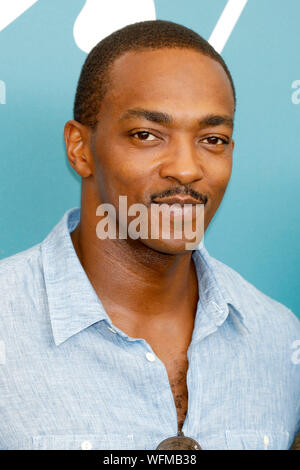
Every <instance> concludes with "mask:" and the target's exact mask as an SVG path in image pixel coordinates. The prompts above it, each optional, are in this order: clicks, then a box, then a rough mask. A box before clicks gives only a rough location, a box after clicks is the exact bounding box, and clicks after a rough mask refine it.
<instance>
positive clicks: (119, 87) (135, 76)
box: [102, 48, 234, 116]
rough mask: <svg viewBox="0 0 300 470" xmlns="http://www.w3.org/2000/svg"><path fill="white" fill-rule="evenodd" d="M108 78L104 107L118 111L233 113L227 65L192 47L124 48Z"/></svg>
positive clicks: (118, 112) (117, 112)
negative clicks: (149, 108) (139, 109)
mask: <svg viewBox="0 0 300 470" xmlns="http://www.w3.org/2000/svg"><path fill="white" fill-rule="evenodd" d="M109 77H110V78H109V88H108V92H107V94H106V96H105V98H104V100H103V105H104V109H105V108H109V109H110V112H111V113H113V114H116V115H119V114H120V113H122V112H123V111H124V110H126V109H127V108H132V107H146V108H147V107H151V109H157V110H162V111H169V112H170V113H172V114H173V115H175V116H176V113H180V111H182V112H189V113H190V114H192V113H193V111H195V113H197V115H199V112H201V111H203V113H204V114H205V113H207V112H219V113H227V114H232V115H233V111H234V100H233V93H232V89H231V84H230V81H229V79H228V77H227V75H226V73H225V71H224V69H223V67H222V66H221V64H219V63H218V62H217V61H215V60H213V59H212V58H210V57H207V56H205V55H203V54H202V53H201V52H198V51H195V50H192V49H187V48H185V49H179V48H172V49H171V48H162V49H156V50H143V51H130V52H126V53H124V54H123V55H122V56H120V57H118V58H117V59H116V60H115V62H114V63H113V65H112V67H111V70H110V75H109ZM102 109H103V108H102Z"/></svg>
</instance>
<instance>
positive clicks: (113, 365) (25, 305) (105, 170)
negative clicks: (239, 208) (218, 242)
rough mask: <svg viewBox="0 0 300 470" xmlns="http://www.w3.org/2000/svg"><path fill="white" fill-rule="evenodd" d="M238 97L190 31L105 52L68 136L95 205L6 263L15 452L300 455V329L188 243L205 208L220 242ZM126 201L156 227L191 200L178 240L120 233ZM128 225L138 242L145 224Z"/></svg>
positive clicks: (6, 416) (126, 37) (133, 40)
mask: <svg viewBox="0 0 300 470" xmlns="http://www.w3.org/2000/svg"><path fill="white" fill-rule="evenodd" d="M235 102H236V98H235V90H234V85H233V81H232V78H231V75H230V72H229V70H228V69H227V67H226V64H225V63H224V61H223V59H222V58H221V57H220V56H219V55H218V54H217V52H216V51H215V50H214V49H213V48H212V47H211V46H210V45H209V44H208V43H207V42H206V41H205V40H204V39H202V38H201V37H200V36H199V35H198V34H196V33H195V32H193V31H191V30H189V29H187V28H185V27H183V26H180V25H177V24H174V23H171V22H166V21H160V20H157V21H146V22H141V23H136V24H134V25H130V26H127V27H126V28H123V29H121V30H119V31H117V32H115V33H113V34H112V35H110V36H108V37H107V38H105V39H104V40H103V41H101V42H100V43H99V44H98V45H97V46H96V47H95V48H94V49H93V50H92V51H91V53H90V54H89V56H88V57H87V59H86V62H85V64H84V66H83V69H82V72H81V76H80V79H79V83H78V88H77V93H76V99H75V105H74V120H71V121H69V122H67V124H66V126H65V141H66V149H67V155H68V160H69V162H70V164H71V166H72V167H73V169H74V170H75V171H76V172H77V173H78V174H79V175H80V176H81V178H82V197H81V210H80V211H79V209H73V210H70V211H68V212H67V213H66V214H65V216H64V217H63V219H62V220H61V221H60V222H59V224H58V225H57V226H56V227H55V228H54V229H53V230H52V232H51V233H50V234H49V236H48V237H47V238H46V239H45V240H44V241H43V242H42V243H41V244H39V245H37V246H35V247H33V248H31V249H29V250H27V251H25V252H23V253H20V254H17V255H15V256H13V257H11V258H9V259H7V260H4V261H3V262H2V263H1V265H0V272H1V281H0V285H1V297H2V306H1V320H0V321H1V325H0V326H1V330H0V331H1V335H2V338H1V339H2V340H3V343H5V361H3V364H2V366H1V367H0V374H1V375H0V392H1V393H0V396H1V402H0V403H1V422H0V447H1V448H7V449H80V448H82V449H156V448H157V446H159V444H160V443H161V442H162V441H164V440H165V439H168V438H173V442H174V439H175V441H176V435H177V433H179V436H178V438H177V439H182V438H184V436H185V437H186V438H189V439H188V440H189V442H194V441H196V443H195V445H196V447H197V446H199V447H201V448H202V449H288V448H290V446H291V445H292V442H293V440H294V437H295V435H296V433H297V432H298V430H299V426H300V409H299V405H300V401H299V398H300V396H299V385H300V384H299V382H300V367H299V365H297V361H293V360H292V353H295V351H294V350H293V345H294V344H297V343H295V341H297V340H299V338H300V323H299V321H298V319H297V318H296V316H295V315H294V314H293V313H292V312H291V311H290V310H289V309H288V308H286V307H285V306H283V305H282V304H280V303H278V302H277V301H275V300H273V299H271V298H269V297H268V296H266V295H264V294H263V293H262V292H260V291H259V290H257V289H256V288H255V287H254V286H253V285H251V284H250V283H248V282H247V281H246V280H245V279H243V278H242V277H241V276H240V275H239V274H238V273H237V272H235V271H233V270H232V269H231V268H229V267H227V266H226V265H224V264H223V263H221V262H220V261H217V260H215V259H214V258H212V257H211V256H210V255H209V254H208V252H207V250H206V249H205V247H204V244H203V243H202V244H200V245H199V247H198V248H197V249H193V250H191V249H187V245H186V242H187V239H186V237H185V234H184V235H183V236H182V238H181V239H177V238H176V237H175V235H174V233H175V232H174V227H175V219H176V217H177V219H178V218H179V219H180V221H181V222H182V221H183V219H184V220H185V219H190V221H191V220H192V222H193V225H195V221H196V222H197V220H196V211H197V210H198V208H202V209H203V211H204V230H206V229H207V227H208V225H209V223H210V221H211V220H212V218H213V216H214V214H215V213H216V211H217V209H218V207H219V205H220V203H221V201H222V198H223V196H224V193H225V190H226V187H227V185H228V182H229V179H230V175H231V168H232V151H233V145H234V144H233V139H232V132H233V121H234V112H235ZM120 196H122V197H124V196H126V202H127V207H128V208H130V207H133V205H134V204H139V205H140V206H139V207H143V208H146V222H149V221H150V225H151V224H152V225H153V224H154V223H152V219H151V217H150V213H151V211H152V209H153V207H157V205H158V206H159V207H161V206H162V204H164V203H165V204H168V206H167V207H169V206H170V205H172V204H174V203H177V204H179V207H180V211H181V212H180V211H177V213H176V214H177V215H176V214H175V213H174V214H175V215H174V214H173V217H172V216H171V217H170V221H171V222H170V223H171V232H170V237H169V238H167V237H163V232H162V230H161V225H160V226H159V236H158V237H154V236H153V237H151V236H149V237H144V238H143V237H141V236H138V237H131V236H129V229H128V230H127V231H126V232H125V233H124V230H123V232H122V233H123V236H122V237H121V236H118V237H114V236H105V234H104V236H103V231H102V233H101V230H100V229H101V227H102V226H101V223H102V222H103V221H104V220H105V217H107V211H108V208H109V205H110V206H112V207H114V208H116V209H120ZM103 204H106V205H105V206H103ZM187 204H189V205H190V206H189V207H192V212H191V211H190V212H189V211H188V210H186V206H185V205H187ZM99 208H100V209H99ZM101 208H102V209H103V208H104V209H105V210H104V209H103V210H102V209H101ZM141 211H142V209H141ZM197 213H198V212H197ZM202 213H203V212H202ZM116 214H117V216H116V217H117V220H116V224H117V227H118V229H119V232H118V233H120V228H122V227H121V226H122V224H123V225H124V223H126V224H127V223H128V222H130V221H132V217H131V216H132V214H130V211H128V214H126V217H125V220H124V214H121V215H120V213H119V211H118V210H116ZM178 214H179V215H178ZM121 218H122V221H121ZM109 220H110V219H108V222H109ZM177 221H178V220H177ZM99 224H100V225H99ZM99 227H100V228H99ZM102 228H103V227H102ZM123 228H124V227H123ZM109 234H113V235H114V230H112V232H110V229H109V230H108V235H109ZM127 235H128V236H127ZM258 262H259V261H258ZM192 440H194V441H192ZM181 442H183V441H181ZM186 442H187V441H186Z"/></svg>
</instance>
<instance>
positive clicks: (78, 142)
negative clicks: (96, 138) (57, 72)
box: [64, 120, 93, 178]
mask: <svg viewBox="0 0 300 470" xmlns="http://www.w3.org/2000/svg"><path fill="white" fill-rule="evenodd" d="M64 137H65V144H66V151H67V156H68V160H69V163H70V165H71V167H72V168H73V169H74V170H75V171H76V173H78V175H79V176H81V177H82V178H87V177H88V176H90V175H91V174H92V172H93V161H92V157H91V154H90V150H89V145H88V143H89V137H90V130H89V128H88V127H86V126H84V125H83V124H80V122H77V121H74V120H71V121H68V122H66V124H65V130H64Z"/></svg>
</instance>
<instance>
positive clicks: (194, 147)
mask: <svg viewBox="0 0 300 470" xmlns="http://www.w3.org/2000/svg"><path fill="white" fill-rule="evenodd" d="M233 115H234V100H233V93H232V89H231V86H230V82H229V79H228V77H227V75H226V73H225V71H224V70H223V68H222V67H221V65H220V64H219V63H218V62H216V61H214V60H212V59H211V58H209V57H206V56H204V55H202V54H201V53H199V52H197V51H194V50H191V49H170V48H163V49H157V50H146V51H141V52H127V53H125V54H123V55H122V56H120V57H119V58H118V59H116V61H115V62H114V64H113V66H112V70H111V73H110V88H109V91H108V92H107V94H106V96H105V98H104V100H103V102H102V104H101V109H100V112H99V118H98V124H97V127H96V129H95V132H94V134H93V136H92V138H91V142H90V150H91V152H92V154H93V159H94V162H95V175H94V176H95V188H96V192H97V201H98V202H99V203H110V204H113V205H114V206H115V207H116V209H118V208H119V196H121V195H122V196H124V195H125V196H127V204H128V207H129V206H130V205H132V204H135V203H140V204H144V205H146V206H147V208H148V210H149V214H150V208H151V203H152V204H154V203H163V202H164V201H166V202H168V203H174V199H172V197H173V198H174V194H175V193H176V194H177V196H176V197H177V198H179V199H180V198H182V201H184V202H194V203H196V202H197V203H203V202H205V201H206V203H205V206H204V230H206V228H207V227H208V225H209V223H210V221H211V219H212V218H213V216H214V214H215V212H216V210H217V209H218V207H219V205H220V203H221V200H222V198H223V196H224V193H225V190H226V187H227V184H228V182H229V179H230V174H231V168H232V150H233V141H232V125H231V121H232V120H233ZM187 198H189V199H187ZM202 207H203V206H202ZM117 213H118V212H117ZM149 221H150V217H149ZM140 241H141V243H144V244H145V245H147V246H149V247H151V248H152V249H154V250H156V251H160V252H163V253H181V252H184V251H185V248H184V246H185V243H184V242H185V240H175V239H174V237H172V236H171V238H170V239H169V240H165V239H162V237H161V236H160V237H159V239H151V238H149V239H145V240H140Z"/></svg>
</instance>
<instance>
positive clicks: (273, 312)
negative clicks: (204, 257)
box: [210, 256, 300, 339]
mask: <svg viewBox="0 0 300 470" xmlns="http://www.w3.org/2000/svg"><path fill="white" fill-rule="evenodd" d="M210 262H211V265H212V266H213V270H214V272H215V274H216V277H217V278H218V281H219V284H222V286H223V287H224V289H225V290H226V292H227V293H228V295H229V298H231V299H232V300H233V303H235V304H236V305H238V306H239V307H240V309H241V310H242V311H243V313H244V315H245V317H246V319H247V322H248V324H250V325H252V326H253V327H257V328H261V327H262V326H271V329H272V330H273V331H275V330H278V331H280V332H281V334H284V333H285V332H286V333H287V334H289V335H290V334H292V336H295V334H296V336H297V337H299V339H300V321H299V319H298V318H297V316H296V315H295V313H294V312H292V311H291V310H290V309H289V308H288V307H287V306H286V305H284V304H282V303H281V302H279V301H277V300H275V299H273V298H272V297H270V296H268V295H266V294H265V293H264V292H262V291H261V290H259V289H258V288H257V287H256V286H254V285H253V284H252V283H251V282H249V281H248V280H247V279H245V278H244V277H243V276H242V275H241V274H240V273H238V272H237V271H235V270H234V269H232V268H231V267H229V266H227V265H226V264H224V263H223V262H222V261H220V260H217V259H216V258H213V257H211V256H210Z"/></svg>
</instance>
